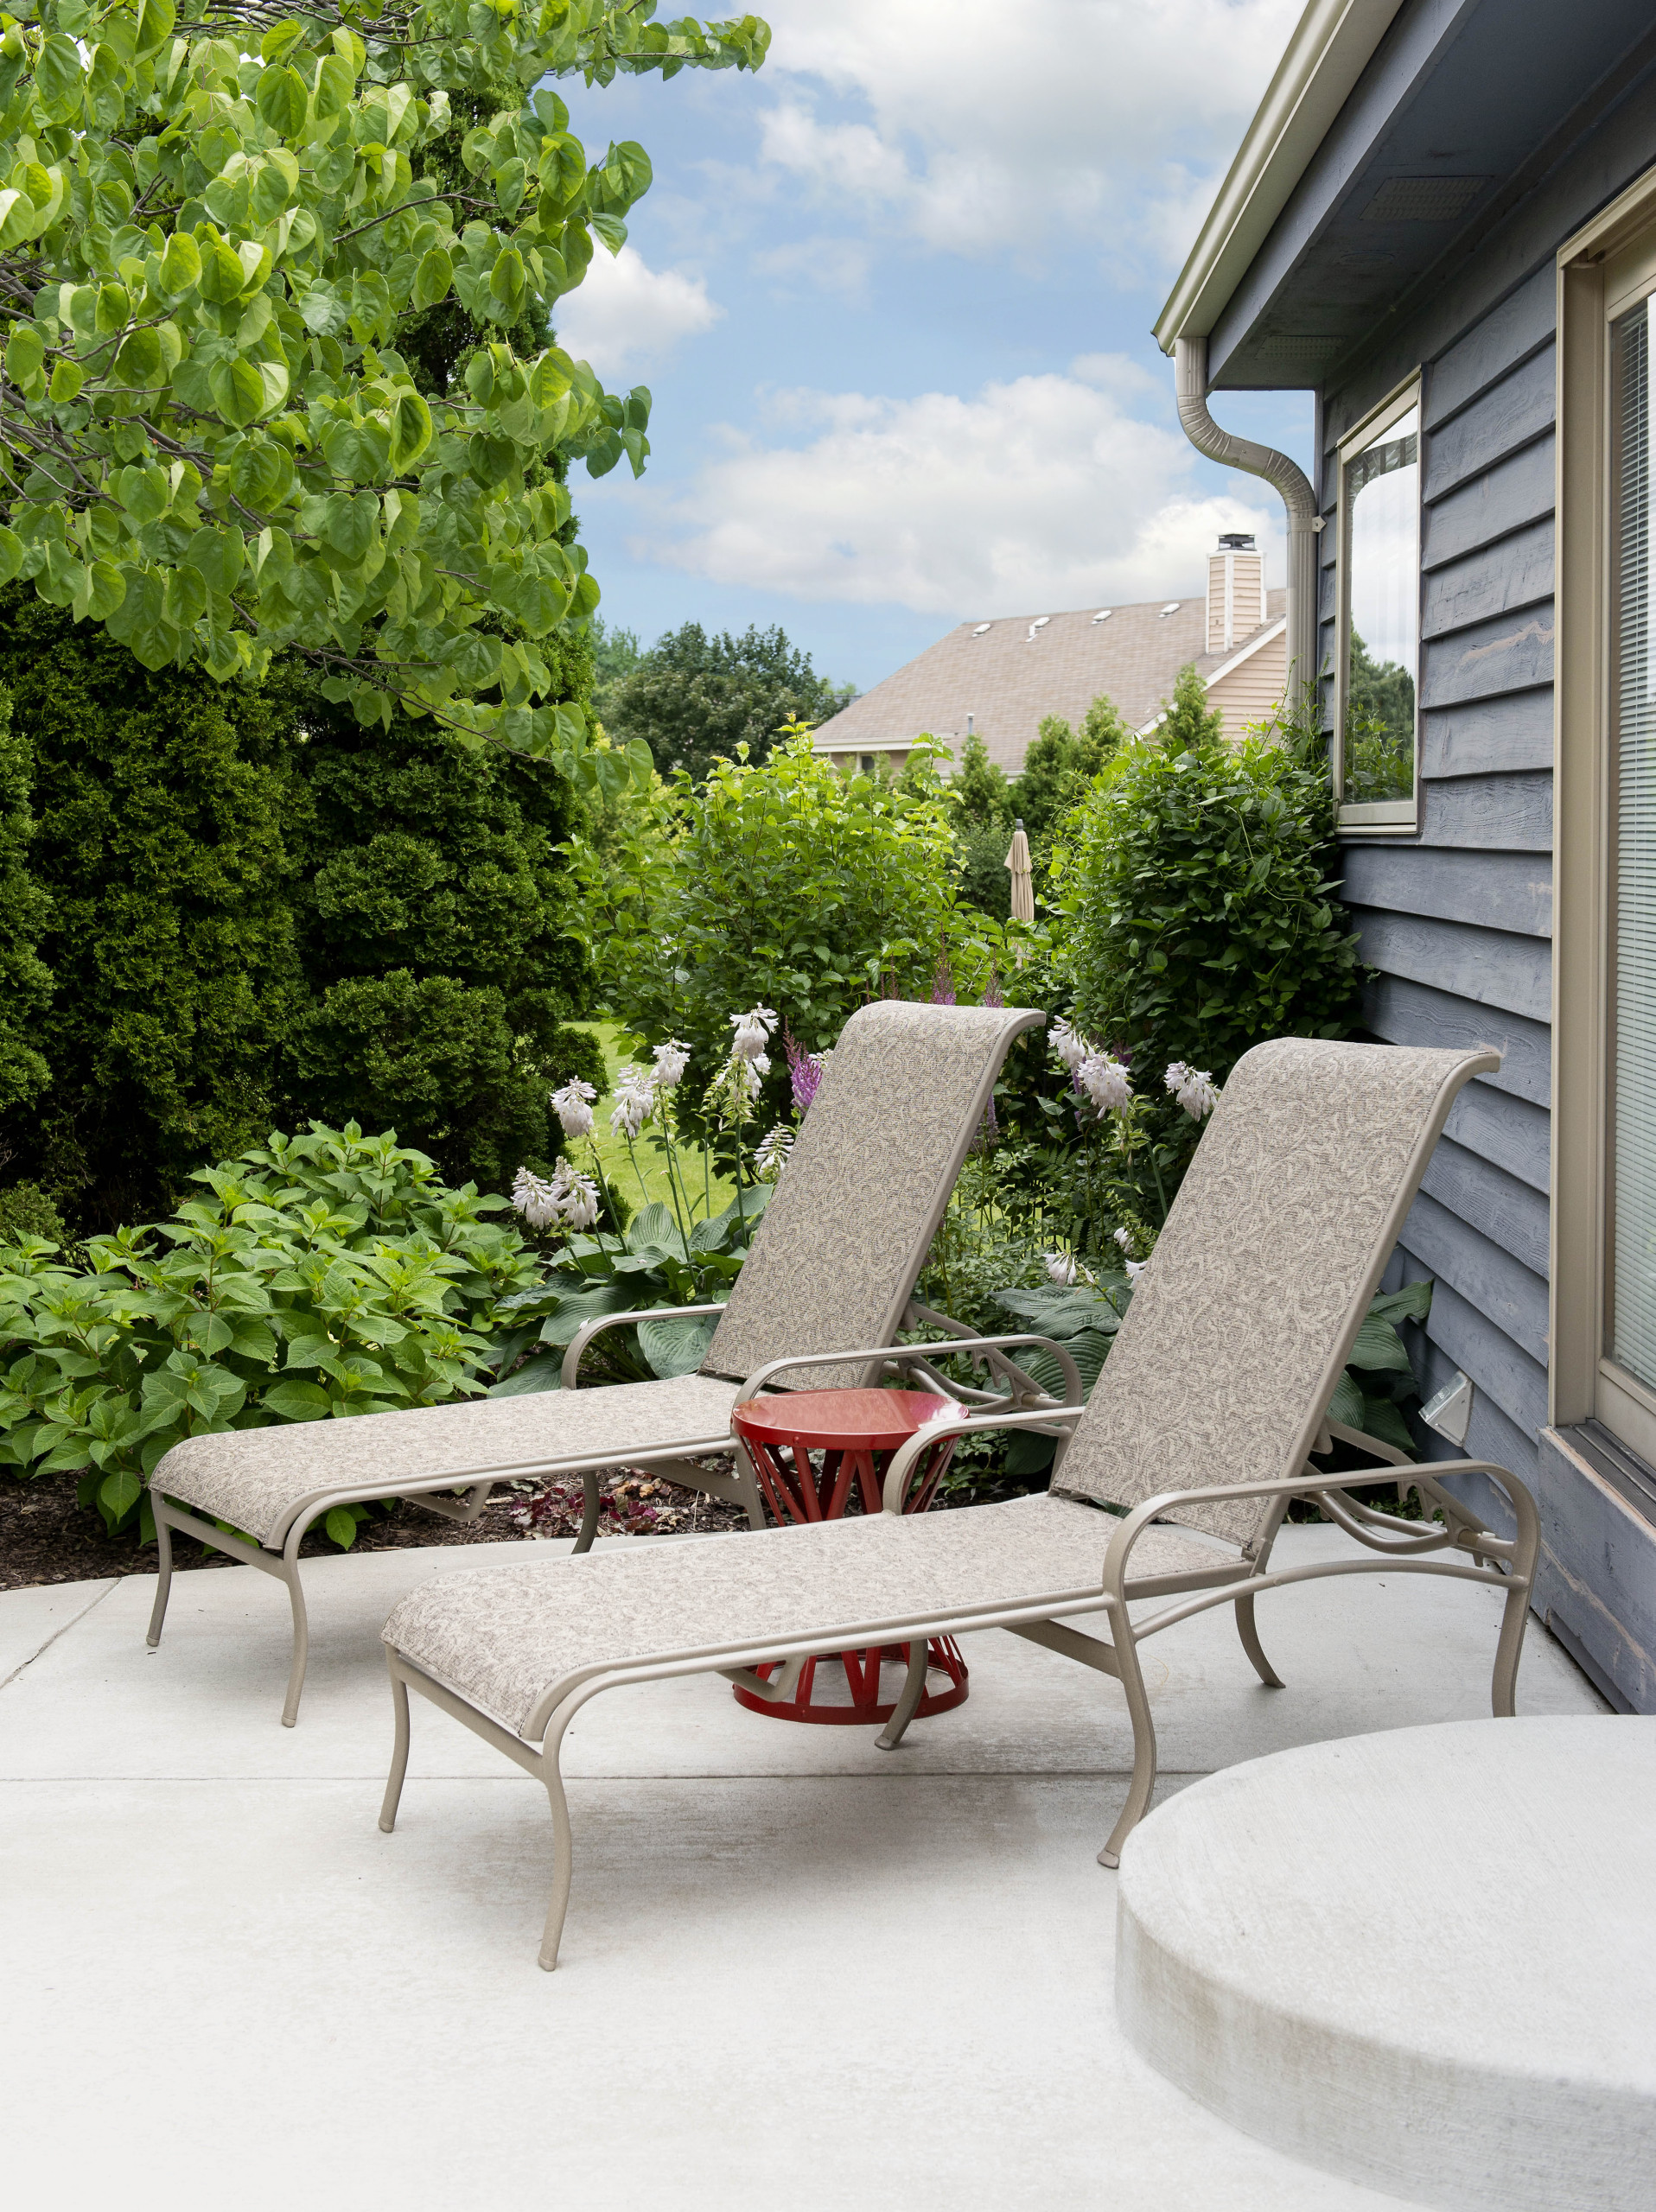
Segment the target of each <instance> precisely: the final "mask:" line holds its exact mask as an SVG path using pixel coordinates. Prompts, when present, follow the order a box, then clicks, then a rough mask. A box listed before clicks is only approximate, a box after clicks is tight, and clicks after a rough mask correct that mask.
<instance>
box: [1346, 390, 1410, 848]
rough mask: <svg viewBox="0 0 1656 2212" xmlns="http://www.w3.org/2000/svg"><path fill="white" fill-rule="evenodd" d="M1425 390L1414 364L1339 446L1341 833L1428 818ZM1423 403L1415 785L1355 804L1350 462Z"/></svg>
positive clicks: (1382, 829)
mask: <svg viewBox="0 0 1656 2212" xmlns="http://www.w3.org/2000/svg"><path fill="white" fill-rule="evenodd" d="M1423 402H1424V384H1423V380H1422V377H1421V372H1420V371H1419V370H1418V369H1415V370H1413V371H1412V372H1411V373H1410V374H1409V375H1408V376H1407V377H1405V378H1404V380H1403V382H1402V383H1401V384H1400V385H1397V386H1395V387H1394V389H1393V390H1392V391H1389V392H1388V393H1387V394H1386V396H1385V398H1384V399H1383V400H1381V401H1380V403H1379V405H1378V406H1377V407H1372V408H1370V410H1369V411H1368V413H1367V414H1366V415H1365V416H1363V417H1362V419H1361V421H1360V422H1358V423H1353V425H1352V427H1351V429H1349V430H1347V432H1346V434H1345V435H1344V436H1343V437H1342V438H1341V440H1340V442H1339V444H1338V445H1337V446H1336V447H1335V448H1334V499H1335V512H1334V531H1335V537H1334V610H1335V612H1334V736H1333V741H1332V743H1331V745H1330V747H1329V753H1328V757H1329V770H1330V773H1331V775H1332V778H1333V781H1334V809H1335V816H1334V818H1335V822H1336V824H1337V826H1338V829H1339V831H1340V834H1341V836H1351V835H1353V833H1354V834H1356V835H1359V836H1361V835H1362V834H1364V833H1365V832H1367V833H1368V834H1369V835H1371V836H1373V835H1379V836H1388V837H1394V836H1398V833H1399V832H1406V831H1410V830H1413V829H1417V827H1418V825H1419V818H1420V694H1421V690H1422V683H1421V677H1422V673H1423V669H1422V663H1423V661H1424V653H1425V646H1424V639H1422V637H1421V622H1420V618H1421V613H1422V609H1423V603H1424V577H1423V575H1422V573H1421V565H1420V559H1421V550H1422V545H1423V542H1424V530H1423V528H1422V522H1423V518H1424V512H1425V504H1424V491H1425V483H1426V471H1425V454H1426V439H1425V423H1424V405H1423ZM1415 407H1417V408H1421V409H1422V423H1421V428H1420V430H1419V431H1418V433H1417V439H1418V448H1417V449H1418V453H1419V456H1420V458H1419V462H1418V469H1419V474H1418V477H1417V486H1418V491H1417V498H1416V502H1415V734H1414V762H1413V766H1414V775H1413V782H1412V788H1411V791H1410V795H1409V797H1408V798H1406V799H1401V798H1398V799H1371V800H1363V801H1360V802H1359V803H1357V804H1352V805H1347V803H1346V798H1345V788H1346V706H1347V697H1348V695H1349V692H1350V687H1351V502H1350V500H1349V499H1348V498H1347V493H1346V470H1347V465H1348V464H1349V463H1350V462H1351V461H1354V460H1355V459H1356V457H1357V455H1358V454H1360V453H1364V452H1366V450H1367V448H1369V447H1370V446H1372V445H1373V443H1374V442H1375V440H1376V439H1377V438H1379V437H1381V436H1383V435H1385V432H1386V431H1387V430H1389V429H1391V427H1392V424H1393V423H1398V422H1400V421H1401V420H1402V418H1403V417H1404V416H1405V415H1406V414H1407V413H1408V412H1409V410H1410V409H1411V408H1415Z"/></svg>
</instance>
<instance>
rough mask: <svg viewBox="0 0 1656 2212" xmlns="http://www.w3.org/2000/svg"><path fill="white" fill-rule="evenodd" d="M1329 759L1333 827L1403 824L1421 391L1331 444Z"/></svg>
mask: <svg viewBox="0 0 1656 2212" xmlns="http://www.w3.org/2000/svg"><path fill="white" fill-rule="evenodd" d="M1339 558H1340V634H1339V656H1338V662H1337V666H1336V670H1335V678H1334V690H1335V702H1334V728H1335V731H1336V734H1337V736H1338V745H1337V747H1336V751H1337V754H1338V758H1337V760H1336V761H1335V765H1334V772H1335V778H1336V789H1337V790H1338V792H1339V797H1340V822H1341V828H1342V829H1392V830H1396V829H1412V828H1413V827H1414V822H1415V753H1416V731H1417V725H1418V721H1419V715H1418V710H1417V683H1418V677H1419V664H1420V388H1419V386H1418V385H1417V384H1414V385H1410V386H1409V388H1408V389H1407V390H1406V391H1402V392H1398V393H1394V394H1393V395H1392V398H1391V399H1389V400H1388V401H1387V402H1386V404H1385V406H1383V407H1382V408H1380V409H1379V410H1378V411H1377V412H1376V413H1375V414H1373V415H1372V416H1370V417H1369V418H1368V420H1367V421H1366V423H1363V424H1362V425H1361V427H1360V429H1357V430H1355V431H1353V434H1352V435H1350V436H1349V437H1348V438H1347V439H1346V440H1345V441H1344V442H1343V443H1342V444H1341V448H1340V548H1339Z"/></svg>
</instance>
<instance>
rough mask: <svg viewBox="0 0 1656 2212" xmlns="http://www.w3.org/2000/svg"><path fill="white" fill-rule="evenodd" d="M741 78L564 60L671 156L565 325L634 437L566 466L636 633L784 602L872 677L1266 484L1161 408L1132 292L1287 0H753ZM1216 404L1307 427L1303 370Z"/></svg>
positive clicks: (1288, 428)
mask: <svg viewBox="0 0 1656 2212" xmlns="http://www.w3.org/2000/svg"><path fill="white" fill-rule="evenodd" d="M761 12H763V13H764V14H765V15H766V16H767V19H768V20H769V21H770V22H771V23H772V25H773V27H774V34H775V35H774V43H773V45H772V48H771V54H770V58H769V60H767V63H766V65H765V67H764V68H763V69H761V71H760V72H759V73H758V74H757V75H755V76H748V75H741V76H738V75H736V74H735V73H726V74H722V75H717V76H712V75H708V76H697V75H696V74H693V73H685V75H682V76H680V77H678V78H676V79H674V80H673V81H672V83H671V84H668V85H662V84H659V83H658V82H655V81H653V80H650V79H645V80H632V81H627V82H623V83H617V84H615V85H613V86H608V87H607V88H603V89H599V88H596V87H595V88H594V89H592V90H590V91H588V90H586V89H584V88H583V87H582V86H580V85H579V83H578V81H577V82H576V84H575V85H574V86H569V85H564V86H560V88H559V89H560V91H561V92H563V94H564V98H565V99H567V100H568V102H569V105H570V113H571V124H572V127H573V128H574V129H575V130H576V131H577V132H578V133H579V134H580V136H581V137H582V138H583V141H584V142H585V143H586V144H587V146H588V148H589V151H596V150H597V149H601V148H602V146H603V145H604V144H605V143H607V142H608V140H609V139H611V138H636V139H638V140H640V142H641V143H643V144H644V146H645V147H646V149H647V150H648V152H649V154H650V156H651V159H652V161H653V163H654V167H655V184H654V187H653V189H652V191H651V192H650V193H649V194H648V195H647V197H646V199H645V200H643V201H642V202H641V203H640V206H639V207H637V208H636V209H635V210H634V214H633V217H632V219H631V223H630V226H629V230H630V236H629V240H628V244H627V247H626V248H625V249H624V250H623V252H622V254H621V257H620V258H619V259H618V260H616V261H613V262H612V261H610V260H609V258H608V256H606V255H605V254H603V253H602V251H601V252H600V253H599V255H598V256H597V257H596V260H595V263H594V265H593V268H592V270H591V271H590V272H589V276H588V277H587V280H586V283H585V284H584V285H583V287H582V289H581V290H580V291H579V292H577V293H576V294H574V295H573V296H570V298H569V299H567V300H566V301H565V302H564V303H563V309H562V313H561V315H560V316H559V320H558V328H559V336H560V339H561V340H562V341H563V342H564V344H566V345H567V346H569V347H570V351H571V352H574V353H580V354H583V355H584V356H585V357H586V358H587V359H589V360H590V361H591V362H592V365H593V366H594V367H595V369H596V370H597V371H598V372H599V373H600V374H601V375H602V377H603V378H604V379H605V381H606V382H607V383H608V385H610V387H611V389H612V390H614V389H620V390H625V389H626V388H627V387H628V386H629V385H633V384H634V383H640V382H641V383H646V384H648V385H649V386H650V388H651V390H652V391H653V394H654V398H655V408H654V414H653V421H652V425H651V436H652V442H653V447H654V452H653V456H652V459H651V461H650V464H649V467H648V468H647V470H646V474H645V476H644V478H643V480H641V481H640V482H639V483H637V484H634V482H633V481H632V480H631V478H630V475H629V474H628V472H627V469H626V467H625V466H624V465H623V467H621V469H619V470H617V471H616V472H615V474H613V475H610V476H608V477H606V478H604V479H602V480H601V481H599V482H596V483H595V482H593V481H591V480H589V478H588V477H587V476H586V475H585V473H584V471H583V470H580V469H577V470H576V475H575V478H574V482H573V488H574V491H575V494H576V507H577V511H578V512H579V513H580V515H581V518H582V523H583V537H584V538H585V542H586V543H587V546H588V549H589V554H590V556H591V562H592V567H593V572H594V574H595V575H596V577H597V579H598V581H599V582H600V584H601V585H602V589H603V606H602V613H604V615H605V616H606V618H607V619H608V620H610V621H611V622H614V623H620V624H622V625H624V626H627V627H628V628H631V629H634V630H636V631H637V632H639V634H640V637H641V638H642V639H643V640H644V641H645V642H646V644H647V643H649V642H650V641H651V640H653V639H654V638H656V637H657V636H659V634H660V633H661V632H664V631H666V630H669V629H672V628H675V627H676V626H678V624H679V623H681V622H684V621H686V620H691V619H694V620H697V621H700V622H702V623H704V624H705V625H706V626H709V627H710V628H717V629H725V628H729V629H735V630H741V629H743V628H745V627H746V626H747V625H748V623H749V622H756V623H759V624H761V626H762V625H767V624H769V623H772V622H780V624H781V625H782V626H783V627H784V628H785V629H786V630H787V632H788V634H789V636H790V637H791V638H793V639H794V640H795V642H796V643H798V644H799V645H803V646H805V647H806V649H807V650H808V651H809V652H811V653H812V657H813V658H814V660H815V662H816V664H817V666H818V669H819V670H820V671H822V672H823V673H825V674H826V675H828V676H831V677H834V678H835V679H836V680H837V681H841V682H844V681H846V680H850V681H851V682H854V683H856V684H857V686H858V687H859V689H862V690H866V689H867V688H868V687H869V685H870V684H873V683H877V682H878V681H879V680H880V678H881V677H883V676H886V675H889V673H890V672H891V671H892V670H893V669H895V668H896V667H898V666H900V665H901V664H902V663H903V662H904V661H906V660H908V659H909V658H912V657H913V656H914V654H915V653H917V652H920V650H921V649H922V648H923V647H924V646H926V645H928V644H930V643H931V642H932V641H933V639H935V638H937V637H939V636H940V635H941V634H942V633H943V632H944V631H946V629H948V628H949V627H950V626H952V624H953V623H955V622H958V621H961V620H965V619H966V618H967V617H972V618H978V617H988V616H996V615H1011V614H1020V613H1047V612H1054V613H1055V612H1057V611H1059V610H1060V608H1066V607H1081V606H1085V605H1087V604H1089V603H1093V602H1096V603H1097V604H1099V605H1108V604H1110V603H1111V601H1117V602H1122V601H1131V600H1138V599H1156V598H1162V597H1165V596H1172V595H1175V594H1180V595H1181V594H1188V593H1189V592H1192V591H1194V590H1196V589H1198V588H1200V586H1201V577H1202V575H1203V556H1205V554H1206V552H1207V550H1208V548H1209V546H1210V545H1211V543H1213V538H1214V537H1215V535H1216V533H1217V532H1218V531H1220V530H1226V529H1235V528H1253V529H1258V530H1259V531H1261V533H1262V536H1263V537H1264V542H1265V543H1266V546H1267V563H1268V568H1269V570H1270V579H1271V582H1272V583H1273V584H1275V583H1279V582H1282V580H1283V579H1282V546H1281V528H1280V516H1281V510H1280V505H1279V504H1278V502H1277V499H1276V495H1275V494H1274V493H1270V492H1269V491H1268V490H1267V489H1266V488H1265V487H1264V486H1258V485H1256V484H1255V483H1254V481H1253V480H1251V479H1248V478H1245V477H1241V476H1239V475H1237V474H1234V473H1233V472H1232V471H1230V470H1226V469H1221V468H1218V467H1214V466H1213V464H1211V463H1209V462H1207V461H1203V460H1201V458H1200V456H1198V455H1196V454H1194V452H1193V451H1192V450H1191V449H1190V448H1189V447H1188V445H1187V443H1186V442H1185V441H1184V439H1183V437H1182V436H1181V433H1180V431H1179V429H1178V424H1177V422H1176V419H1175V415H1174V412H1173V407H1172V376H1171V365H1170V364H1169V363H1168V362H1166V361H1165V360H1164V359H1163V358H1162V355H1161V354H1160V353H1159V352H1158V351H1157V348H1156V344H1155V341H1154V340H1152V338H1151V337H1150V323H1151V321H1153V319H1154V317H1155V315H1156V311H1157V309H1158V308H1159V307H1160V305H1161V303H1162V299H1163V298H1164V297H1165V296H1166V293H1167V290H1168V289H1169V284H1170V283H1171V281H1172V278H1173V277H1174V276H1175V274H1176V272H1177V270H1178V267H1179V265H1180V264H1181V261H1182V259H1183V257H1184V255H1185V253H1186V251H1188V247H1189V245H1190V242H1191V240H1192V239H1193V238H1194V234H1195V232H1196V229H1197V227H1198V226H1199V224H1200V222H1201V217H1202V215H1203V213H1205V211H1206V209H1207V204H1208V201H1209V200H1210V199H1211V197H1212V194H1213V188H1214V187H1215V185H1216V183H1217V181H1218V180H1219V178H1220V176H1221V175H1223V173H1224V170H1225V168H1226V166H1227V165H1228V163H1229V162H1230V159H1231V157H1232V154H1233V153H1234V151H1235V149H1236V146H1237V143H1239V139H1240V137H1241V134H1242V132H1243V130H1244V129H1245V126H1246V124H1247V121H1248V118H1249V117H1250V116H1251V115H1252V111H1253V108H1254V106H1255V105H1256V103H1257V101H1258V97H1259V94H1260V92H1262V91H1263V89H1264V85H1265V83H1266V81H1267V80H1268V79H1269V77H1270V74H1271V70H1272V68H1273V67H1275V64H1276V61H1277V58H1278V56H1279V55H1280V54H1281V51H1282V48H1283V44H1284V42H1285V41H1286V39H1287V36H1288V34H1289V32H1290V29H1291V28H1292V24H1293V22H1294V19H1295V17H1296V16H1297V14H1298V12H1299V10H1298V4H1297V0H772V4H771V5H770V6H769V7H764V8H761ZM1214 411H1215V413H1216V414H1217V415H1218V416H1219V417H1220V420H1221V421H1223V422H1226V423H1228V424H1230V425H1231V426H1232V427H1233V428H1235V429H1239V430H1241V431H1244V432H1245V433H1246V434H1247V435H1252V436H1255V437H1263V438H1265V439H1267V440H1268V441H1269V442H1271V443H1274V444H1279V445H1282V446H1283V447H1285V448H1287V449H1288V450H1289V451H1290V452H1292V453H1294V454H1296V457H1297V458H1299V459H1300V460H1301V461H1302V463H1304V462H1305V461H1307V460H1308V459H1309V440H1310V402H1309V397H1308V396H1307V395H1304V394H1287V393H1285V394H1282V395H1275V394H1246V395H1241V394H1239V395H1237V396H1235V397H1221V398H1220V399H1219V400H1217V401H1216V402H1215V404H1214Z"/></svg>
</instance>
